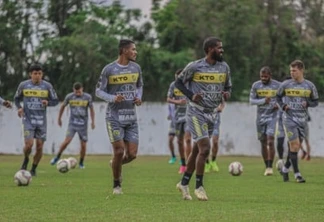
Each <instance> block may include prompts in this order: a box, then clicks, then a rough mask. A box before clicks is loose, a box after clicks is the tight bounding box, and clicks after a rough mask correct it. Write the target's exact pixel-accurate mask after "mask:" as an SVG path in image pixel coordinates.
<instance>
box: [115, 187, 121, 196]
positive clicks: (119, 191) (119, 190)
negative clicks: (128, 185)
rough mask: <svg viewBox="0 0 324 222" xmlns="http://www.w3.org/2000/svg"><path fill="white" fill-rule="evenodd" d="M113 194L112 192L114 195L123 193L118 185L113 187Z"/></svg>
mask: <svg viewBox="0 0 324 222" xmlns="http://www.w3.org/2000/svg"><path fill="white" fill-rule="evenodd" d="M113 194H114V195H120V194H123V191H122V188H121V187H120V186H118V187H115V188H114V189H113Z"/></svg>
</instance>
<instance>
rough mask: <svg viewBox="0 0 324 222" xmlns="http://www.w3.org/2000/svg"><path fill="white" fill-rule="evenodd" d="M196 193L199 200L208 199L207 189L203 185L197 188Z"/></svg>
mask: <svg viewBox="0 0 324 222" xmlns="http://www.w3.org/2000/svg"><path fill="white" fill-rule="evenodd" d="M195 195H196V197H197V198H198V200H203V201H206V200H208V197H207V195H206V191H205V189H204V188H203V187H202V186H200V187H199V188H198V189H195Z"/></svg>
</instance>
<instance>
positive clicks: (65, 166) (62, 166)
mask: <svg viewBox="0 0 324 222" xmlns="http://www.w3.org/2000/svg"><path fill="white" fill-rule="evenodd" d="M70 168H71V165H70V161H68V160H67V159H61V160H59V161H58V162H57V164H56V169H57V170H58V171H59V172H61V173H66V172H68V171H69V170H70Z"/></svg>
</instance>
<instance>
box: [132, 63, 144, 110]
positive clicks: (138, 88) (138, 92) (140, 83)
mask: <svg viewBox="0 0 324 222" xmlns="http://www.w3.org/2000/svg"><path fill="white" fill-rule="evenodd" d="M138 68H139V70H138V74H139V77H138V79H137V82H136V95H135V98H134V104H135V105H136V106H140V105H141V104H142V96H143V76H142V70H141V68H140V67H138Z"/></svg>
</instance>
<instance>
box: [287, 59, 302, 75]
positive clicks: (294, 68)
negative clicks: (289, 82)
mask: <svg viewBox="0 0 324 222" xmlns="http://www.w3.org/2000/svg"><path fill="white" fill-rule="evenodd" d="M304 70H305V66H304V63H303V62H302V61H301V60H295V61H293V62H292V63H290V76H291V78H293V79H294V80H299V79H300V78H303V77H304Z"/></svg>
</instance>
